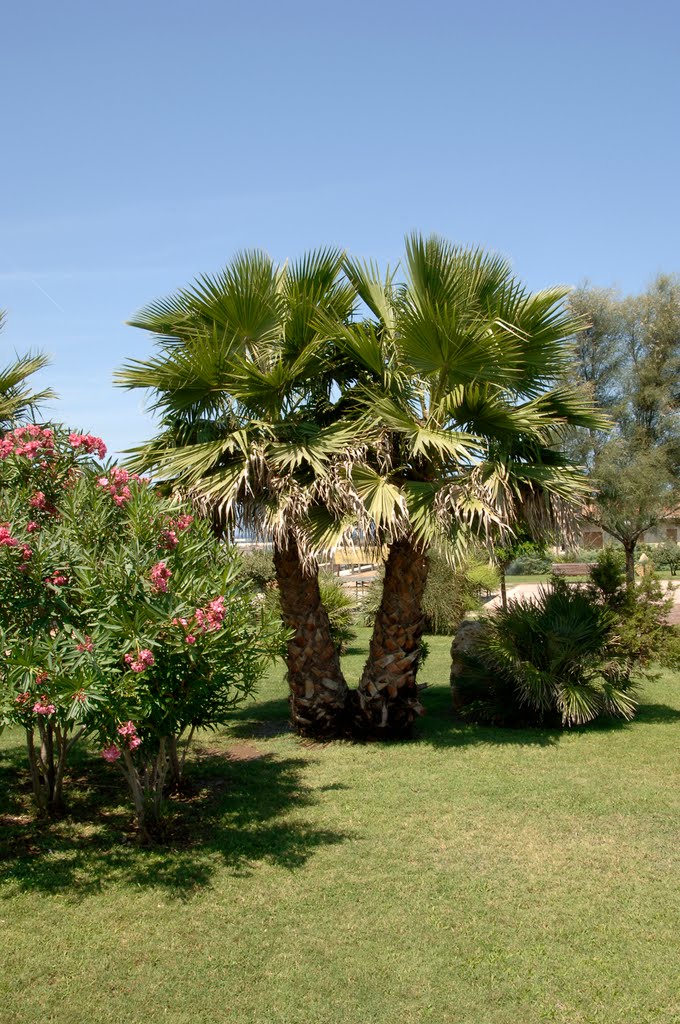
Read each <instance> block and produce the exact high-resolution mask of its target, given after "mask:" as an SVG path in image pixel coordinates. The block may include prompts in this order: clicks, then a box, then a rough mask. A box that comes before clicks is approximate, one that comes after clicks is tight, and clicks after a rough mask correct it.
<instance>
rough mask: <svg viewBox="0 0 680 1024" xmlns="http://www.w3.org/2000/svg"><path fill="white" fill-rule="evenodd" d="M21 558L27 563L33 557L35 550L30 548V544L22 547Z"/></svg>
mask: <svg viewBox="0 0 680 1024" xmlns="http://www.w3.org/2000/svg"><path fill="white" fill-rule="evenodd" d="M21 557H22V559H23V561H24V562H27V561H28V560H29V558H32V557H33V548H30V547H29V546H28V544H22V545H21Z"/></svg>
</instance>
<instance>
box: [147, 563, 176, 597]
mask: <svg viewBox="0 0 680 1024" xmlns="http://www.w3.org/2000/svg"><path fill="white" fill-rule="evenodd" d="M171 576H172V572H171V571H170V569H168V567H167V565H166V564H165V562H157V563H156V565H154V567H153V569H152V570H151V572H150V573H149V579H150V580H151V582H152V584H153V587H154V590H157V591H158V592H159V593H161V594H166V593H167V591H168V580H169V579H170V577H171Z"/></svg>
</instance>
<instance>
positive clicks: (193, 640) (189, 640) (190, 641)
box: [186, 634, 196, 644]
mask: <svg viewBox="0 0 680 1024" xmlns="http://www.w3.org/2000/svg"><path fill="white" fill-rule="evenodd" d="M186 642H187V643H188V644H195V643H196V637H195V636H191V634H190V635H189V636H188V637H186Z"/></svg>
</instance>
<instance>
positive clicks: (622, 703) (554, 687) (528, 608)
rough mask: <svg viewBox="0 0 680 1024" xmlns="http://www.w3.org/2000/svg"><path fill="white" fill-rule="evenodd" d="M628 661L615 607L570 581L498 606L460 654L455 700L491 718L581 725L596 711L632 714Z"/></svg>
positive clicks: (477, 716)
mask: <svg viewBox="0 0 680 1024" xmlns="http://www.w3.org/2000/svg"><path fill="white" fill-rule="evenodd" d="M633 664H634V663H633V661H632V659H631V658H630V657H629V655H628V653H627V652H626V651H625V650H624V649H623V648H622V646H621V644H620V642H619V637H618V634H617V619H616V616H615V615H614V613H613V612H612V611H611V610H610V609H609V608H606V607H604V606H603V605H599V604H597V603H595V602H593V601H592V600H591V598H590V597H589V596H588V594H586V593H583V592H582V591H580V590H579V589H577V588H573V587H569V586H568V585H567V584H565V583H562V584H556V585H555V586H554V587H543V588H541V590H540V591H539V594H538V596H537V597H536V598H535V599H534V600H519V601H515V602H513V604H512V605H511V606H510V607H509V608H508V610H507V611H499V612H498V614H497V615H496V616H495V617H494V619H493V620H492V621H490V622H489V624H488V626H487V628H486V630H485V631H484V633H483V634H482V635H481V637H480V639H479V640H478V641H477V642H476V644H475V646H474V648H473V650H472V651H471V652H468V653H467V654H466V655H465V656H464V668H463V672H462V674H461V675H460V677H459V679H458V681H457V683H456V685H455V688H454V695H453V697H454V707H456V709H457V710H458V711H459V713H460V714H461V715H462V716H463V717H466V718H470V719H472V720H474V721H478V722H487V723H491V724H495V725H519V724H530V725H537V724H545V725H553V724H561V725H562V726H563V727H564V726H574V725H584V724H586V723H587V722H591V721H593V719H595V718H597V717H598V716H600V715H603V714H608V715H613V716H616V717H620V718H625V719H631V718H632V717H633V716H634V714H635V709H636V706H637V703H636V699H635V686H634V684H633V682H632V679H631V672H632V669H633Z"/></svg>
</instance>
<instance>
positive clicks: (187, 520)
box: [174, 513, 194, 530]
mask: <svg viewBox="0 0 680 1024" xmlns="http://www.w3.org/2000/svg"><path fill="white" fill-rule="evenodd" d="M193 521H194V517H193V516H192V515H189V514H188V513H187V514H185V515H182V516H179V517H178V518H177V519H176V520H175V523H174V527H175V529H176V530H186V529H187V527H189V526H191V524H192V523H193Z"/></svg>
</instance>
